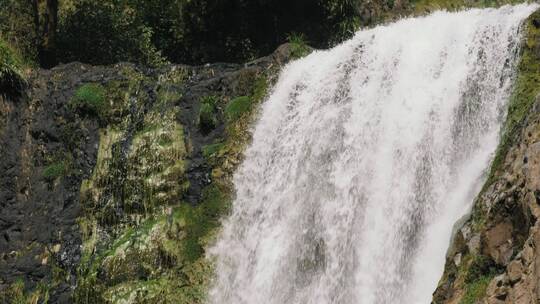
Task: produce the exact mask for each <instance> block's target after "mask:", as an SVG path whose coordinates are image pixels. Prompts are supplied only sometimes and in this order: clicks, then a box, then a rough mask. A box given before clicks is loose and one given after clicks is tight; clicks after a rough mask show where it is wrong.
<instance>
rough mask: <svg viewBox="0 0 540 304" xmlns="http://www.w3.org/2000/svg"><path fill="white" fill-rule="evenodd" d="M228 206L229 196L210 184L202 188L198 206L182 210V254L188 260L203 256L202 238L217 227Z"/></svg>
mask: <svg viewBox="0 0 540 304" xmlns="http://www.w3.org/2000/svg"><path fill="white" fill-rule="evenodd" d="M229 207H230V198H229V197H228V196H227V195H226V194H225V193H224V192H222V191H221V190H220V189H219V188H218V187H217V186H214V185H211V186H209V187H207V188H205V189H204V191H203V200H202V203H201V204H200V205H199V206H197V207H196V208H191V207H187V209H184V210H183V211H184V213H185V221H186V228H185V229H186V239H185V241H184V255H185V258H186V259H187V260H188V261H191V262H193V261H195V260H197V259H199V258H201V257H202V256H203V253H204V245H205V244H204V242H203V240H204V239H205V237H206V236H208V234H209V233H210V232H211V231H212V230H214V229H217V228H218V227H219V219H220V218H221V216H222V215H223V214H225V212H226V211H227V210H228V209H229Z"/></svg>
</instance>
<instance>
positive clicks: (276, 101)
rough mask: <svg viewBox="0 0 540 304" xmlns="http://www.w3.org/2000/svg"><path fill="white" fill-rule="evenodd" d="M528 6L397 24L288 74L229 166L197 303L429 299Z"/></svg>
mask: <svg viewBox="0 0 540 304" xmlns="http://www.w3.org/2000/svg"><path fill="white" fill-rule="evenodd" d="M536 8H537V6H536V5H518V6H505V7H502V8H499V9H482V10H479V9H475V10H469V11H464V12H458V13H448V12H437V13H434V14H432V15H430V16H427V17H422V18H413V19H406V20H402V21H399V22H397V23H394V24H389V25H387V26H379V27H377V28H374V29H370V30H366V31H360V32H358V33H357V34H356V36H355V37H354V38H353V39H351V40H350V41H348V42H346V43H344V44H342V45H340V46H338V47H336V48H334V49H331V50H329V51H318V52H315V53H313V54H312V55H310V56H308V57H306V58H304V59H302V60H299V61H296V62H293V63H291V64H289V65H288V66H287V67H285V68H284V70H283V71H282V73H281V77H280V79H279V81H278V83H277V84H276V86H275V88H274V89H273V91H272V94H271V95H270V97H269V98H268V100H267V101H266V102H265V103H264V104H263V106H262V111H261V115H260V119H259V121H258V123H257V125H256V128H255V130H254V136H253V143H252V145H251V147H250V148H249V149H248V150H247V151H246V159H245V161H244V163H243V164H242V165H241V166H240V168H239V169H238V172H237V173H236V175H235V179H234V182H235V185H236V191H237V198H236V200H235V202H234V204H233V210H232V214H231V216H230V217H229V218H228V219H227V220H225V221H224V226H223V231H222V233H221V236H220V238H219V240H218V242H217V244H216V245H215V246H214V247H213V248H212V250H211V253H212V254H213V255H215V256H216V260H217V261H216V263H217V269H216V276H217V277H216V280H215V284H214V287H213V288H212V290H211V292H210V295H209V296H210V301H211V302H212V303H216V304H218V303H219V304H229V303H230V304H233V303H234V304H238V303H247V304H270V303H276V304H283V303H302V304H304V303H314V304H315V303H317V304H318V303H355V304H356V303H366V304H371V303H389V304H394V303H396V304H397V303H400V304H402V303H405V304H410V303H430V301H431V294H432V292H433V291H434V290H435V288H436V285H437V282H438V280H439V278H440V276H441V274H442V271H443V266H444V260H445V252H446V249H447V246H448V243H449V239H450V237H451V231H452V225H453V224H454V223H455V222H456V221H457V220H458V219H459V218H460V217H461V216H463V215H464V214H465V213H466V212H467V211H468V209H469V208H470V205H471V203H472V200H473V198H474V196H475V195H476V193H477V191H478V190H479V189H478V188H479V185H480V184H481V182H482V180H483V179H482V176H483V175H484V173H485V172H484V171H485V169H486V168H487V167H488V164H489V161H490V160H491V158H492V156H493V152H494V150H495V148H496V146H497V142H498V138H499V131H500V128H501V124H502V122H503V121H504V116H505V109H506V107H505V105H506V103H507V101H508V99H509V95H510V88H511V80H512V76H513V69H514V66H515V62H516V59H517V58H516V57H517V54H518V47H519V46H518V44H519V40H520V37H519V27H520V24H521V23H522V21H523V19H524V18H526V17H527V16H528V15H529V14H530V13H532V12H533V11H534V9H536Z"/></svg>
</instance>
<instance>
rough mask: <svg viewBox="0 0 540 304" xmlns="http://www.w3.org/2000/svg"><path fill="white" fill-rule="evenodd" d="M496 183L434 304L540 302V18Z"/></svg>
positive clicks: (454, 252) (491, 182)
mask: <svg viewBox="0 0 540 304" xmlns="http://www.w3.org/2000/svg"><path fill="white" fill-rule="evenodd" d="M526 26H527V28H526V29H525V31H526V34H525V37H524V38H525V41H524V45H523V47H522V54H521V62H520V64H519V66H518V76H517V79H516V84H515V88H514V94H513V96H512V99H511V101H510V108H509V114H508V119H507V124H506V126H505V129H506V130H505V135H504V136H503V139H502V142H501V145H500V147H499V151H498V153H497V156H496V159H495V161H494V163H493V165H492V168H491V174H490V177H489V179H488V181H487V183H486V185H485V186H484V188H483V190H482V191H481V193H480V195H479V196H478V198H477V199H476V201H475V204H474V207H473V210H472V213H471V215H470V217H469V218H467V219H465V220H464V222H463V223H458V224H456V227H457V228H458V229H457V231H456V234H455V236H454V238H453V240H452V243H451V246H450V249H449V251H448V254H447V262H446V266H445V273H444V276H443V278H442V279H441V281H440V283H439V287H438V289H437V290H436V292H435V293H434V298H433V302H434V303H455V304H458V303H461V304H473V303H489V304H503V303H508V304H509V303H519V304H529V303H539V302H540V222H539V221H537V220H538V218H539V217H540V97H538V93H539V89H540V69H539V67H540V65H539V64H540V12H539V11H537V12H536V13H534V14H533V15H532V16H531V17H529V19H528V20H527V24H526Z"/></svg>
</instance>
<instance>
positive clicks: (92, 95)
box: [71, 83, 107, 116]
mask: <svg viewBox="0 0 540 304" xmlns="http://www.w3.org/2000/svg"><path fill="white" fill-rule="evenodd" d="M105 98H106V91H105V88H104V87H103V86H102V85H100V84H97V83H87V84H84V85H82V86H81V87H79V88H78V89H77V91H75V94H74V95H73V98H72V99H71V106H73V107H74V108H76V109H81V110H82V111H84V112H88V113H91V114H94V115H98V116H102V115H104V114H105V112H106V111H107V109H106V108H107V103H106V100H105Z"/></svg>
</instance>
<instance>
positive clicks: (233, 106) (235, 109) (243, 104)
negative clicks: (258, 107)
mask: <svg viewBox="0 0 540 304" xmlns="http://www.w3.org/2000/svg"><path fill="white" fill-rule="evenodd" d="M252 104H253V102H252V100H251V98H249V97H248V96H240V97H236V98H235V99H233V100H231V101H230V102H229V103H228V104H227V107H226V108H225V117H226V118H227V121H229V122H231V121H235V120H237V119H238V118H240V116H242V115H243V114H244V113H246V112H248V111H249V110H250V109H251V106H252Z"/></svg>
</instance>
